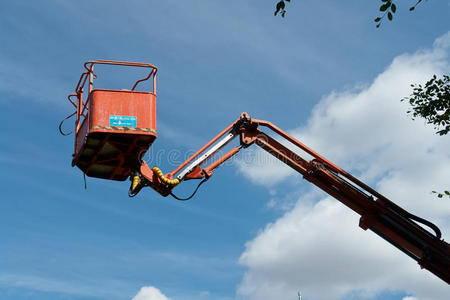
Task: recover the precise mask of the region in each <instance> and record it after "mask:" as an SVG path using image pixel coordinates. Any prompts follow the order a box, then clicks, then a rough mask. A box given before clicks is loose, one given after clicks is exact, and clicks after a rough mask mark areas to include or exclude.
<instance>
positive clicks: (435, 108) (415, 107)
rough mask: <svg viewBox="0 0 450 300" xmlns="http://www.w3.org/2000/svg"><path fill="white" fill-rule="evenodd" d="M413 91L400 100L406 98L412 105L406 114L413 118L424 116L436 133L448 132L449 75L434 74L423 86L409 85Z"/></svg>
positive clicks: (449, 112)
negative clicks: (438, 76) (439, 76)
mask: <svg viewBox="0 0 450 300" xmlns="http://www.w3.org/2000/svg"><path fill="white" fill-rule="evenodd" d="M411 86H412V87H413V93H412V94H411V95H410V96H409V97H405V98H403V99H402V100H401V101H404V100H407V101H408V102H409V104H411V106H412V110H409V111H408V114H410V115H411V116H412V119H413V120H414V119H415V118H417V117H421V118H424V119H425V120H426V121H427V123H428V124H433V125H434V128H435V129H436V130H437V132H436V133H437V134H439V135H445V134H447V133H449V132H450V77H449V76H448V75H443V78H437V76H436V75H434V76H433V77H432V78H431V79H430V80H428V81H427V83H425V86H423V87H422V85H420V84H417V85H414V84H412V85H411Z"/></svg>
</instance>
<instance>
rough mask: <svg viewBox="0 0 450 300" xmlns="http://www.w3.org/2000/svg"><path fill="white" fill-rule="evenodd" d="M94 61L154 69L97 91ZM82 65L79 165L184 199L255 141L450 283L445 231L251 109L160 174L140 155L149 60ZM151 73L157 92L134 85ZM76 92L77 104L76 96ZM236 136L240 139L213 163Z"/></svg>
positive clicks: (147, 113)
mask: <svg viewBox="0 0 450 300" xmlns="http://www.w3.org/2000/svg"><path fill="white" fill-rule="evenodd" d="M94 64H113V65H123V66H133V67H146V68H150V69H151V71H150V73H149V75H148V76H147V77H146V78H144V79H141V80H138V81H137V82H136V83H135V84H134V85H133V88H132V89H131V90H120V91H119V90H94V89H93V78H94V77H95V75H94V73H93V67H94ZM85 69H86V72H84V73H83V74H82V75H81V78H80V80H79V82H78V84H77V87H76V93H75V94H73V95H70V96H69V101H70V102H71V103H72V104H73V105H74V106H75V107H76V112H75V113H73V114H72V115H75V114H76V116H77V117H76V121H75V151H74V154H73V162H72V165H73V166H75V165H76V166H78V167H79V168H80V169H81V170H82V171H83V172H84V173H85V174H86V175H88V176H92V177H99V178H105V179H112V180H125V179H126V178H128V177H129V178H130V180H131V187H130V190H129V196H135V195H136V194H137V193H139V191H140V190H141V189H142V188H143V187H151V188H152V189H154V190H155V191H156V192H158V193H159V194H161V195H162V196H168V195H172V196H174V197H175V198H177V199H179V200H186V199H180V198H178V197H176V196H175V195H174V194H173V193H172V190H173V189H174V188H175V187H176V186H177V185H178V184H180V183H181V182H183V181H187V180H192V179H202V181H201V182H200V183H199V186H200V185H201V184H202V183H203V182H205V181H206V180H208V179H209V178H210V177H211V176H212V175H213V172H214V170H215V169H216V168H217V167H219V166H220V165H221V164H223V163H224V162H225V161H227V160H228V159H230V158H231V157H233V156H234V155H236V154H238V153H239V151H240V150H241V149H245V148H247V147H249V146H251V145H257V146H259V147H261V148H262V149H264V150H265V151H267V152H268V153H270V154H271V155H273V156H274V157H276V158H277V159H279V160H280V161H281V162H283V163H285V164H287V165H288V166H290V167H291V168H293V169H294V170H296V171H297V172H299V173H300V174H302V175H303V178H304V179H306V180H307V181H309V182H311V183H313V184H314V185H316V186H317V187H319V188H321V189H322V190H324V191H325V192H326V193H328V194H329V195H331V196H333V197H334V198H336V199H337V200H339V201H341V202H342V203H343V204H345V205H346V206H348V207H349V208H351V209H352V210H353V211H355V212H356V213H358V214H359V215H360V216H361V218H360V221H359V226H360V227H361V228H362V229H364V230H367V229H370V230H372V231H373V232H375V233H376V234H377V235H379V236H380V237H382V238H384V239H385V240H386V241H388V242H389V243H391V244H392V245H394V246H395V247H397V248H398V249H400V250H401V251H403V252H404V253H405V254H407V255H408V256H410V257H411V258H412V259H414V260H416V261H417V262H418V263H419V265H420V267H421V268H425V269H427V270H429V271H430V272H432V273H433V274H435V275H436V276H438V277H439V278H441V279H442V280H444V281H445V282H447V284H450V244H448V243H447V242H445V241H444V240H443V239H442V238H441V231H440V230H439V228H438V227H437V226H436V225H434V224H433V223H431V222H429V221H427V220H424V219H422V218H420V217H418V216H415V215H413V214H411V213H409V212H407V211H406V210H404V209H403V208H401V207H399V206H398V205H396V204H395V203H393V202H392V201H390V200H389V199H387V198H386V197H384V196H383V195H381V194H380V193H378V192H377V191H375V190H374V189H372V188H371V187H369V186H367V185H366V184H364V183H363V182H361V181H360V180H358V179H357V178H355V177H353V176H352V175H350V174H349V173H348V172H346V171H345V170H343V169H341V168H340V167H338V166H337V165H335V164H334V163H332V162H330V161H329V160H327V159H326V158H325V157H323V156H321V155H320V154H318V153H316V152H314V151H313V150H312V149H310V148H309V147H307V146H306V145H304V144H303V143H301V142H300V141H298V140H297V139H295V138H294V137H292V136H291V135H289V134H288V133H286V132H284V131H283V130H281V129H280V128H278V127H277V126H275V125H274V124H272V123H270V122H267V121H262V120H256V119H252V118H250V116H249V115H248V114H247V113H242V115H241V116H240V117H239V118H238V119H237V120H236V121H234V122H233V123H231V124H230V125H229V126H228V127H226V128H225V129H224V130H222V132H220V133H219V134H218V135H217V136H216V137H214V138H213V139H212V140H210V141H209V142H208V143H206V144H205V145H204V146H203V147H201V148H200V149H199V150H198V151H197V152H196V153H194V154H193V155H192V156H190V157H189V158H188V159H187V160H186V161H185V162H183V163H182V164H180V165H179V166H178V167H177V168H176V169H174V170H173V171H171V172H169V173H167V174H163V172H162V171H161V170H160V169H159V168H158V167H153V168H150V167H149V166H148V165H147V163H146V162H145V161H142V159H141V158H142V155H143V154H144V153H145V152H146V151H147V150H148V148H149V147H150V146H151V144H152V143H153V141H154V139H155V138H156V78H155V76H156V72H157V68H156V67H155V66H153V65H150V64H141V63H132V62H118V61H104V60H97V61H89V62H87V63H85ZM151 77H153V90H152V92H139V91H135V88H136V86H137V85H138V83H140V82H142V81H145V80H147V79H149V78H151ZM87 78H89V95H88V98H87V100H86V102H84V100H83V87H84V85H85V83H86V79H87ZM75 96H76V97H77V102H76V103H75V102H74V101H72V99H71V98H72V97H75ZM108 121H109V122H108ZM119 123H120V124H119ZM262 128H266V129H268V130H270V131H271V132H272V133H274V134H276V135H277V136H279V137H281V138H283V139H284V140H286V141H287V142H289V143H290V145H291V147H287V146H284V145H283V144H281V143H280V142H279V141H277V140H275V139H274V138H272V137H271V136H269V135H268V134H267V133H265V132H263V131H262V130H261V129H262ZM60 130H61V125H60ZM235 138H238V139H239V145H238V146H235V147H233V148H232V149H231V150H229V151H228V152H227V153H225V154H224V155H222V156H221V157H219V158H217V159H216V160H214V161H213V162H211V163H209V162H210V161H212V158H213V157H214V156H215V155H216V154H218V153H219V151H220V150H221V149H222V148H224V147H225V146H226V145H227V144H229V143H230V142H231V141H232V140H233V139H235ZM292 146H293V147H295V148H296V149H298V150H300V151H301V152H303V153H306V154H308V155H309V156H311V157H312V160H309V161H308V160H306V159H305V158H303V157H302V156H300V155H299V154H298V153H297V152H294V151H293V150H291V149H290V148H292ZM208 163H209V164H208ZM199 186H198V187H199ZM198 187H197V189H198ZM197 189H196V190H195V191H197ZM194 194H195V192H194ZM194 194H193V195H194ZM193 195H191V197H192V196H193ZM189 198H190V197H189ZM189 198H188V199H189ZM424 226H425V227H428V228H429V229H431V230H432V231H433V232H430V231H429V230H426V229H425V228H424Z"/></svg>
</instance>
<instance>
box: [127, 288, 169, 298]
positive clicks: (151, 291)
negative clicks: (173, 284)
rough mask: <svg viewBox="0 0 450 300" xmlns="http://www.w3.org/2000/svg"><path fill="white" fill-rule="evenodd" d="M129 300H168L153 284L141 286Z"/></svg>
mask: <svg viewBox="0 0 450 300" xmlns="http://www.w3.org/2000/svg"><path fill="white" fill-rule="evenodd" d="M131 300H170V298H167V297H166V296H165V295H164V294H163V293H161V291H160V290H159V289H157V288H155V287H153V286H144V287H142V288H141V289H140V290H139V292H138V293H137V295H136V296H134V297H133V299H131Z"/></svg>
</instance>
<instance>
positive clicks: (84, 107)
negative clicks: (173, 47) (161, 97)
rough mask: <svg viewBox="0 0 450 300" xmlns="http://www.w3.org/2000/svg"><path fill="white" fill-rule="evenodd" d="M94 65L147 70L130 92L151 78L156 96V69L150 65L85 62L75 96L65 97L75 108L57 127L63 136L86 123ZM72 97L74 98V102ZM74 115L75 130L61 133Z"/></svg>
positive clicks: (76, 130)
mask: <svg viewBox="0 0 450 300" xmlns="http://www.w3.org/2000/svg"><path fill="white" fill-rule="evenodd" d="M95 64H101V65H116V66H128V67H139V68H149V69H150V72H149V73H148V75H147V76H146V77H144V78H141V79H138V80H137V81H136V82H135V83H134V84H133V86H132V88H131V91H134V90H135V89H136V87H137V86H138V84H140V83H141V82H144V81H147V80H149V79H151V78H152V77H153V80H152V83H153V86H152V89H151V93H153V94H155V95H156V72H157V71H158V68H157V67H156V66H154V65H152V64H148V63H138V62H129V61H114V60H101V59H98V60H92V61H87V62H85V63H84V68H85V69H86V71H85V72H83V73H82V74H81V76H80V79H79V80H78V83H77V85H76V88H75V94H71V95H69V96H68V97H67V99H68V101H69V102H70V103H71V104H72V105H73V106H74V107H75V109H76V111H75V112H73V113H72V114H71V115H69V116H68V117H66V118H65V119H64V120H62V121H61V123H60V125H59V131H60V132H61V134H63V135H69V134H71V133H73V132H74V131H75V134H77V133H78V131H79V130H80V128H81V126H82V125H83V123H84V122H85V121H86V119H88V111H89V101H90V94H91V92H92V91H93V89H94V79H96V78H97V75H96V74H95V73H94V65H95ZM87 81H88V95H87V97H86V101H84V100H83V94H84V88H85V85H86V82H87ZM73 97H76V100H74V99H73ZM74 115H76V120H75V129H74V130H73V131H71V132H69V133H65V132H63V130H62V125H63V123H64V122H65V121H66V120H67V119H69V118H71V117H72V116H74Z"/></svg>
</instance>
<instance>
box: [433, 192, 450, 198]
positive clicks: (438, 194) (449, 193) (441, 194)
mask: <svg viewBox="0 0 450 300" xmlns="http://www.w3.org/2000/svg"><path fill="white" fill-rule="evenodd" d="M432 193H433V194H437V197H438V198H442V197H444V195H446V196H448V197H449V198H450V192H449V191H443V192H442V193H438V192H436V191H432Z"/></svg>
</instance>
